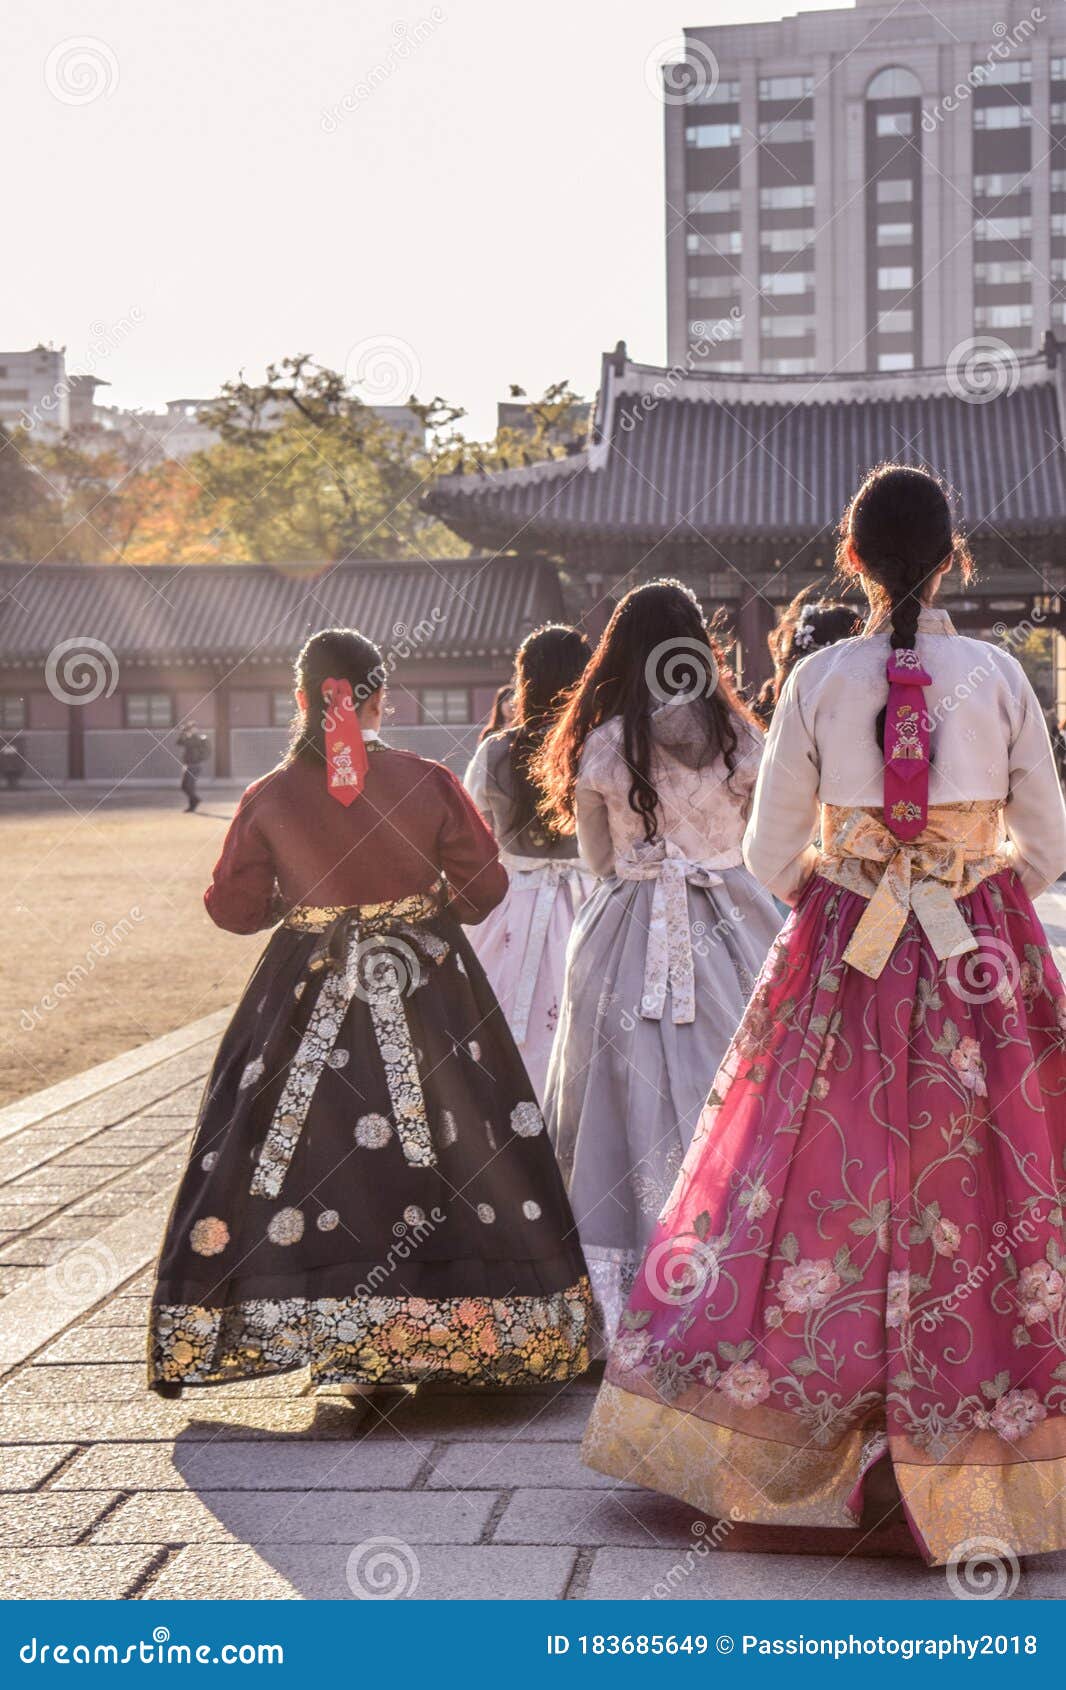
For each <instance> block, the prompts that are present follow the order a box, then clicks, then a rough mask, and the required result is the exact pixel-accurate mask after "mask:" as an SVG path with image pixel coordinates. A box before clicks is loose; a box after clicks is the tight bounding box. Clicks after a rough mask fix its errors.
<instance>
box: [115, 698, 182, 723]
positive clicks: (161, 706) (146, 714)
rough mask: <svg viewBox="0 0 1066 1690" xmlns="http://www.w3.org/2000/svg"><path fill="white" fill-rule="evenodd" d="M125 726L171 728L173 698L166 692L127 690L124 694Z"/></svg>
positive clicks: (172, 721)
mask: <svg viewBox="0 0 1066 1690" xmlns="http://www.w3.org/2000/svg"><path fill="white" fill-rule="evenodd" d="M126 726H127V727H128V728H172V727H173V726H174V700H173V699H172V698H171V696H170V694H169V693H168V692H128V693H127V694H126Z"/></svg>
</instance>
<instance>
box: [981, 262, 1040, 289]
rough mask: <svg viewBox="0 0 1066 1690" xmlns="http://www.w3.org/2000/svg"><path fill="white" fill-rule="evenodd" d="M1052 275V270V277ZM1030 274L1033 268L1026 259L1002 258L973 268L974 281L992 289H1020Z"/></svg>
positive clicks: (1029, 277)
mask: <svg viewBox="0 0 1066 1690" xmlns="http://www.w3.org/2000/svg"><path fill="white" fill-rule="evenodd" d="M1054 273H1055V272H1054V268H1052V275H1054ZM1032 274H1033V267H1032V265H1031V264H1030V263H1029V260H1028V259H1027V258H1003V259H997V260H993V261H991V262H989V263H984V264H975V265H974V267H973V278H974V281H975V282H983V283H984V284H985V286H986V287H993V288H1008V287H1009V288H1016V287H1020V286H1022V285H1023V284H1024V283H1025V282H1028V281H1029V280H1030V279H1031V277H1032Z"/></svg>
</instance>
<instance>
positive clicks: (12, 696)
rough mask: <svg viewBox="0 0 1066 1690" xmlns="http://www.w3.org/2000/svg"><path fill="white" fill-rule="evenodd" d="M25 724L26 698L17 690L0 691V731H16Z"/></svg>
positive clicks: (9, 732)
mask: <svg viewBox="0 0 1066 1690" xmlns="http://www.w3.org/2000/svg"><path fill="white" fill-rule="evenodd" d="M25 726H26V700H25V699H24V698H22V697H21V696H20V695H19V694H18V693H17V692H4V693H0V733H7V734H13V733H18V732H19V731H20V729H22V728H24V727H25Z"/></svg>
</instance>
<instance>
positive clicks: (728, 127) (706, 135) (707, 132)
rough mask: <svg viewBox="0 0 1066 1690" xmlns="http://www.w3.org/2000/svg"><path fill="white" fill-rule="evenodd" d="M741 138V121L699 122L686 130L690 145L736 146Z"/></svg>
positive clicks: (686, 140) (687, 140)
mask: <svg viewBox="0 0 1066 1690" xmlns="http://www.w3.org/2000/svg"><path fill="white" fill-rule="evenodd" d="M739 140H740V124H739V123H697V124H694V125H693V126H692V127H691V128H690V129H686V130H685V144H686V145H687V146H689V147H735V146H736V145H737V143H738V141H739Z"/></svg>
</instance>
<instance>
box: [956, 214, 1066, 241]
mask: <svg viewBox="0 0 1066 1690" xmlns="http://www.w3.org/2000/svg"><path fill="white" fill-rule="evenodd" d="M1051 223H1052V232H1054V223H1055V219H1054V218H1052V219H1051ZM1032 232H1033V220H1032V218H1031V217H979V218H978V220H977V222H976V223H975V224H974V226H973V238H974V240H975V241H1024V240H1028V238H1029V236H1030V235H1031V234H1032Z"/></svg>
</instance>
